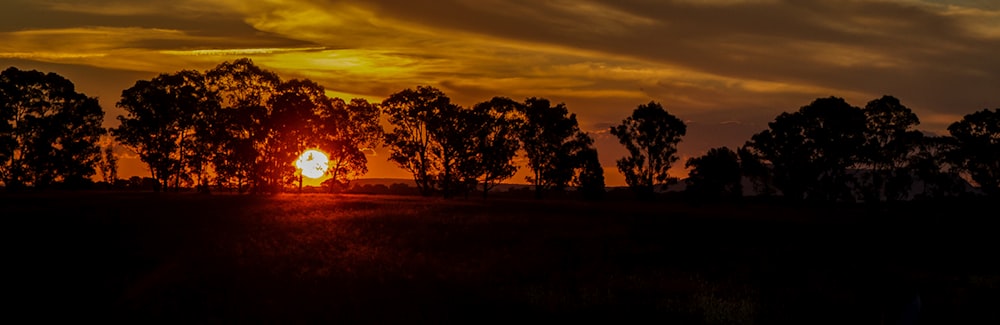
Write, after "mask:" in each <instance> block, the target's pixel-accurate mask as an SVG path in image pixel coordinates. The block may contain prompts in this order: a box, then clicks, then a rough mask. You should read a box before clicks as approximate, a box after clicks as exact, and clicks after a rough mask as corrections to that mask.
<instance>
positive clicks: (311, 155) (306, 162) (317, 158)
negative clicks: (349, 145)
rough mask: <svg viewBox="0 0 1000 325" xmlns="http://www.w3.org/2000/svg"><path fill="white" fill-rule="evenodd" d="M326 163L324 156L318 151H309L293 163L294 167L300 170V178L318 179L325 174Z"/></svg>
mask: <svg viewBox="0 0 1000 325" xmlns="http://www.w3.org/2000/svg"><path fill="white" fill-rule="evenodd" d="M328 162H329V160H328V159H327V157H326V154H324V153H323V152H321V151H319V150H312V149H310V150H306V151H305V152H303V153H302V155H301V156H299V160H298V161H296V162H295V167H298V168H299V169H300V170H302V176H305V177H308V178H320V177H323V174H326V168H327V163H328Z"/></svg>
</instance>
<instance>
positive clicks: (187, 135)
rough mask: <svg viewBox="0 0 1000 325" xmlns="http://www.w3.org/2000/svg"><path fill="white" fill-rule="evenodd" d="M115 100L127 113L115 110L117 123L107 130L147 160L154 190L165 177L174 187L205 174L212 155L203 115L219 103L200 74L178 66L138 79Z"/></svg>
mask: <svg viewBox="0 0 1000 325" xmlns="http://www.w3.org/2000/svg"><path fill="white" fill-rule="evenodd" d="M117 106H118V107H120V108H122V109H124V110H125V111H126V112H127V115H119V116H118V120H119V121H120V122H121V124H120V125H119V126H118V127H117V128H114V129H112V131H111V132H112V135H114V137H115V140H116V141H118V143H121V144H122V145H124V146H126V147H128V148H130V149H132V150H133V151H135V152H136V153H137V154H138V155H139V159H140V160H141V161H143V162H144V163H146V164H147V165H148V167H149V170H150V173H151V174H152V176H153V178H154V179H156V180H157V183H158V186H157V190H159V188H161V187H162V188H167V187H168V186H169V183H168V182H169V181H170V180H173V186H174V188H175V190H177V189H179V187H180V182H181V181H186V182H201V181H203V180H204V179H203V177H204V176H205V174H206V170H205V168H206V166H207V164H208V162H209V159H210V158H211V157H212V151H211V149H212V148H211V146H209V145H208V143H209V142H207V137H209V133H210V132H212V130H211V129H210V126H211V125H210V124H209V123H207V119H209V115H210V114H211V112H213V111H215V110H216V109H217V108H218V100H217V98H216V96H215V93H214V92H212V91H211V90H209V89H208V88H207V87H206V85H205V78H204V75H202V74H201V73H200V72H198V71H195V70H183V71H179V72H176V73H173V74H166V73H164V74H160V75H159V76H157V77H155V78H153V79H151V80H139V81H137V82H136V83H135V85H133V86H132V87H130V88H128V89H125V90H124V91H122V97H121V99H120V100H119V101H118V103H117ZM192 176H193V177H192Z"/></svg>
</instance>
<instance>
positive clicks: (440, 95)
mask: <svg viewBox="0 0 1000 325" xmlns="http://www.w3.org/2000/svg"><path fill="white" fill-rule="evenodd" d="M452 106H453V105H452V104H451V99H450V98H448V96H445V94H444V92H442V91H441V90H439V89H437V88H434V87H431V86H417V88H416V89H412V88H407V89H404V90H401V91H399V92H396V93H394V94H392V95H390V96H389V97H388V98H386V99H385V100H383V101H382V110H383V113H384V114H385V115H386V116H387V118H388V121H389V123H391V124H392V126H393V128H392V130H391V131H390V132H389V133H387V134H386V135H385V144H386V145H388V146H389V148H390V150H391V151H390V154H389V160H390V161H392V162H395V163H396V164H397V165H398V166H399V167H401V168H403V169H405V170H407V171H409V172H410V173H411V174H412V175H413V180H414V182H415V183H416V185H417V188H418V189H419V190H420V193H421V194H422V195H425V196H428V195H431V193H433V191H434V188H435V181H436V179H435V174H436V173H437V171H438V170H439V169H440V168H441V167H440V162H438V161H435V159H434V157H433V154H434V153H433V150H434V146H435V145H436V144H435V140H434V139H433V137H434V135H433V133H432V131H431V128H433V127H435V126H436V124H435V123H437V122H436V121H435V119H437V118H438V115H439V114H441V112H442V111H446V110H448V109H450V108H452Z"/></svg>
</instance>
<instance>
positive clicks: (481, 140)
mask: <svg viewBox="0 0 1000 325" xmlns="http://www.w3.org/2000/svg"><path fill="white" fill-rule="evenodd" d="M520 106H521V103H518V102H517V101H514V100H512V99H510V98H507V97H493V98H492V99H490V100H488V101H485V102H481V103H478V104H476V105H475V106H473V107H472V111H473V112H474V115H473V118H474V125H476V128H477V129H476V132H475V135H474V138H473V141H474V148H475V153H476V155H477V163H476V164H474V165H470V166H469V167H471V168H473V169H474V170H472V171H468V172H466V173H467V174H469V175H474V176H475V177H476V178H477V179H478V181H479V183H480V184H482V190H483V198H484V199H485V198H486V197H487V195H488V193H489V191H490V190H491V189H493V188H494V187H495V186H497V185H498V184H500V183H501V182H503V181H504V180H507V179H509V178H511V177H513V176H514V174H515V173H516V172H517V165H515V164H514V157H515V156H516V155H517V152H518V150H520V149H521V143H520V142H519V141H518V139H517V130H518V128H519V127H520V125H521V123H522V120H521V118H520V117H519V116H518V114H519V112H520V110H521V109H520Z"/></svg>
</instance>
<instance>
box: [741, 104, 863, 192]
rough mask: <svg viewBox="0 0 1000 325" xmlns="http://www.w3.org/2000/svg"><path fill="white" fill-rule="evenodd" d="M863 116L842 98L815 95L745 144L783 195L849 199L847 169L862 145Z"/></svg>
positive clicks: (850, 178)
mask: <svg viewBox="0 0 1000 325" xmlns="http://www.w3.org/2000/svg"><path fill="white" fill-rule="evenodd" d="M866 123H867V122H866V119H865V115H864V112H862V111H861V109H860V108H858V107H854V106H851V105H850V104H848V103H847V102H846V101H844V100H843V99H842V98H837V97H828V98H819V99H816V100H815V101H813V102H812V103H810V104H809V105H806V106H803V107H802V108H800V109H799V111H797V112H795V113H782V114H780V115H778V117H777V118H775V120H774V121H773V122H770V123H768V127H769V129H768V130H764V131H762V132H760V133H757V134H755V135H753V136H752V137H751V139H750V141H748V142H747V144H746V145H745V146H744V148H747V149H748V150H750V151H751V152H752V153H753V154H754V155H756V156H757V157H758V158H759V159H760V160H761V161H762V162H764V163H765V164H767V165H769V166H770V169H771V173H772V175H773V181H774V185H775V187H777V188H778V189H779V190H780V191H781V192H782V195H784V196H785V197H786V198H789V199H792V200H800V199H803V198H806V197H808V198H810V199H817V200H849V199H851V198H853V195H852V193H851V192H850V188H849V185H848V184H852V183H854V181H853V176H852V175H850V174H848V172H847V168H848V167H850V166H852V165H854V164H855V163H856V162H857V161H858V159H859V158H858V157H859V155H858V154H857V151H858V148H861V147H862V146H863V145H864V143H865V131H866Z"/></svg>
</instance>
